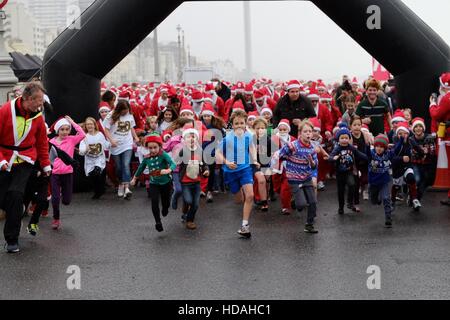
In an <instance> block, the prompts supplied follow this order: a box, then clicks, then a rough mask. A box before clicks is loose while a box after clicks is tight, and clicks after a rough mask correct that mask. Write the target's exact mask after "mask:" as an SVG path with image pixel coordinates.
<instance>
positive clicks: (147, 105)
mask: <svg viewBox="0 0 450 320" xmlns="http://www.w3.org/2000/svg"><path fill="white" fill-rule="evenodd" d="M147 91H148V93H147V95H146V96H145V99H144V100H145V105H144V109H145V110H150V105H151V104H152V101H153V99H154V98H155V97H156V94H157V92H156V88H155V83H154V82H150V83H149V84H148V85H147Z"/></svg>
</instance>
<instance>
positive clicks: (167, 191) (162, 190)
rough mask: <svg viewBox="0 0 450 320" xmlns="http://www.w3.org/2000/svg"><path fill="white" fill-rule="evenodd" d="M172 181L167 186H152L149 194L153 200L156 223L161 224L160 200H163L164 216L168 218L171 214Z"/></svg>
mask: <svg viewBox="0 0 450 320" xmlns="http://www.w3.org/2000/svg"><path fill="white" fill-rule="evenodd" d="M171 190H172V181H171V182H168V183H166V184H161V185H159V184H150V188H149V193H150V196H151V200H152V212H153V217H154V218H155V222H156V223H160V222H161V212H160V209H159V199H160V198H161V204H162V214H163V216H166V215H167V213H168V212H169V206H170V196H171Z"/></svg>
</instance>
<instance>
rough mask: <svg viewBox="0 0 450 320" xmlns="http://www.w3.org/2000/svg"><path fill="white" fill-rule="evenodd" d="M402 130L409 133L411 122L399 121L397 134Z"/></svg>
mask: <svg viewBox="0 0 450 320" xmlns="http://www.w3.org/2000/svg"><path fill="white" fill-rule="evenodd" d="M400 131H405V132H407V133H409V124H408V122H406V121H404V122H399V124H398V127H397V129H396V130H395V134H396V135H398V133H399V132H400Z"/></svg>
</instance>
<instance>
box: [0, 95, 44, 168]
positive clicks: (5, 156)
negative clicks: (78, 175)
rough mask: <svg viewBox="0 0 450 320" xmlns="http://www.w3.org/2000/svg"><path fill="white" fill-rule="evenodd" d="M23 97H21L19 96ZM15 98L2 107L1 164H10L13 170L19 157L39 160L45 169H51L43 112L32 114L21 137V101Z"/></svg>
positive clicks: (0, 114) (28, 161)
mask: <svg viewBox="0 0 450 320" xmlns="http://www.w3.org/2000/svg"><path fill="white" fill-rule="evenodd" d="M19 99H21V98H19ZM19 99H14V100H12V101H9V102H7V103H5V104H4V105H3V106H2V107H1V108H0V119H1V121H0V166H3V165H5V164H7V165H8V171H10V170H11V168H12V166H13V164H14V162H15V161H16V159H17V158H20V159H21V160H23V161H25V162H27V163H31V164H34V163H35V162H36V160H39V162H40V165H41V167H42V169H43V170H44V171H50V170H51V166H50V159H49V150H48V138H47V128H46V126H45V122H44V117H43V116H42V113H40V112H39V113H36V114H32V115H31V117H30V118H29V119H28V120H26V123H27V125H25V126H24V127H23V130H24V131H23V135H22V137H21V138H19V134H18V132H17V131H18V129H19V128H18V125H19V124H18V121H17V117H18V116H17V112H18V106H17V104H19V103H20V101H19Z"/></svg>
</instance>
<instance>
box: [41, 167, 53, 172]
mask: <svg viewBox="0 0 450 320" xmlns="http://www.w3.org/2000/svg"><path fill="white" fill-rule="evenodd" d="M42 170H44V172H49V171H52V167H51V166H46V167H44V168H43V169H42Z"/></svg>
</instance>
